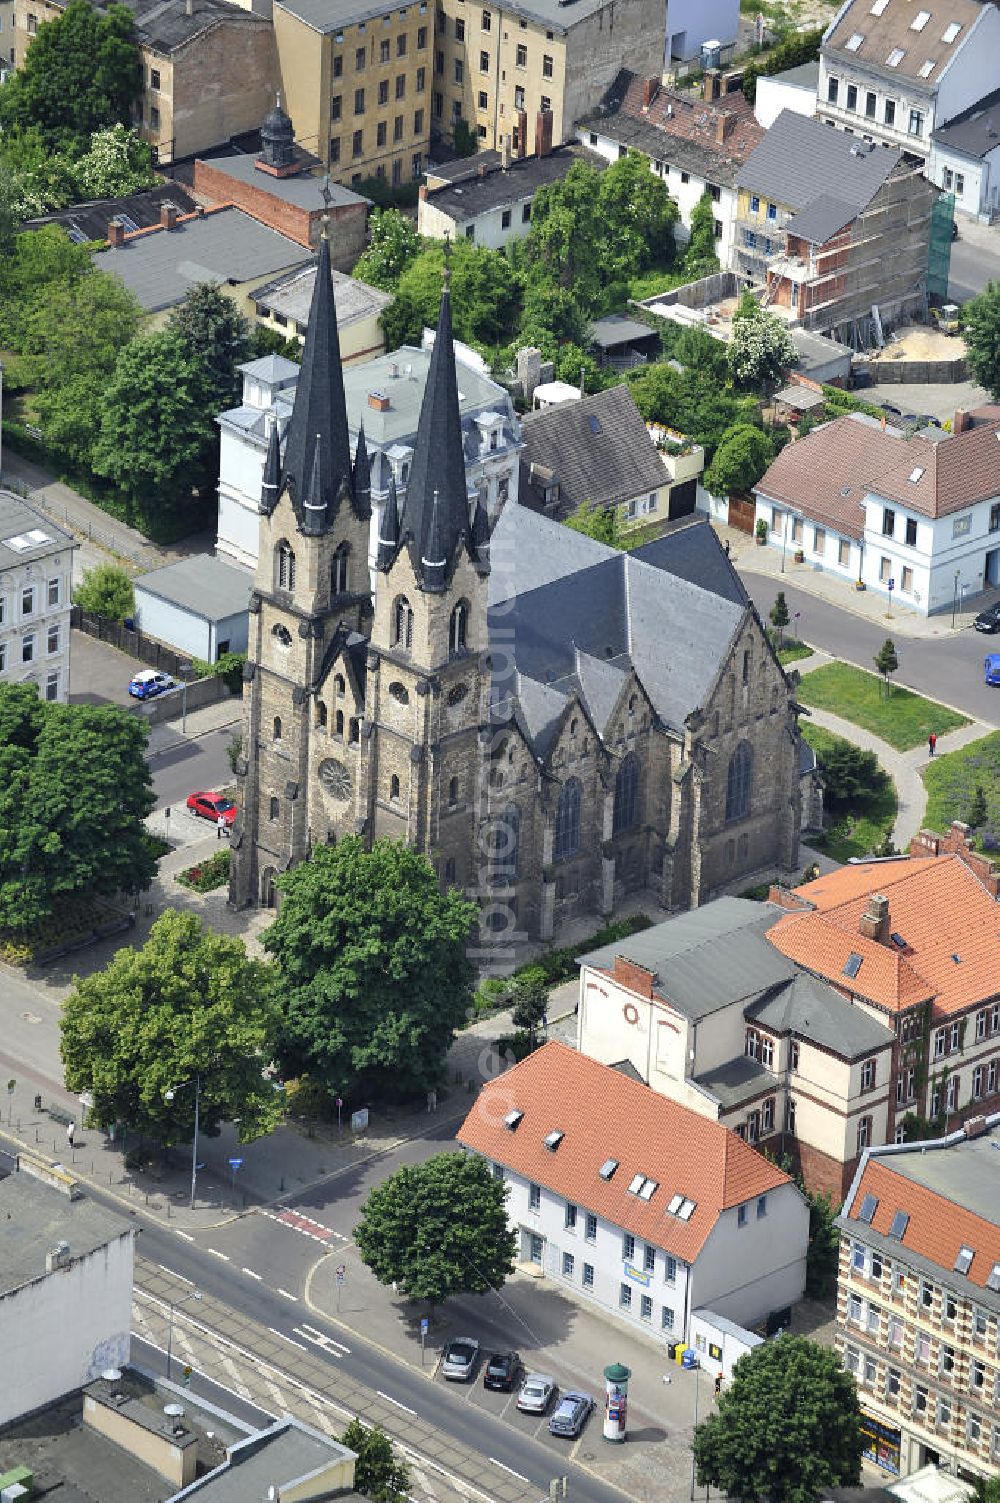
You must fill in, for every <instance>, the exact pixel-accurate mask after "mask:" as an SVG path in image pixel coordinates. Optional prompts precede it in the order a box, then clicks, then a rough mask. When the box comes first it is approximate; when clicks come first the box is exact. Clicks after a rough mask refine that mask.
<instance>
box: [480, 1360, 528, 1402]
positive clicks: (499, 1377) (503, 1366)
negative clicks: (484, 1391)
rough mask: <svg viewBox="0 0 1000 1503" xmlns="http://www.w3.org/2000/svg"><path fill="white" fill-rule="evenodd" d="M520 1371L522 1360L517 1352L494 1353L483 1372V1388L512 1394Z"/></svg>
mask: <svg viewBox="0 0 1000 1503" xmlns="http://www.w3.org/2000/svg"><path fill="white" fill-rule="evenodd" d="M520 1371H521V1359H520V1357H519V1356H518V1354H517V1352H494V1353H493V1355H492V1356H491V1357H490V1359H489V1361H488V1362H487V1364H486V1367H485V1369H484V1371H483V1387H484V1388H495V1389H496V1390H497V1391H498V1392H499V1393H512V1392H513V1389H514V1384H515V1383H516V1382H517V1375H518V1373H519V1372H520Z"/></svg>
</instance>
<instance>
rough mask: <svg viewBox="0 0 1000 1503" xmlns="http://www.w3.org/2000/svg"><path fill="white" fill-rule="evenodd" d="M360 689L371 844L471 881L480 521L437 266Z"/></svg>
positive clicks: (483, 684) (484, 641) (484, 668)
mask: <svg viewBox="0 0 1000 1503" xmlns="http://www.w3.org/2000/svg"><path fill="white" fill-rule="evenodd" d="M379 532H380V535H379V540H378V550H377V557H376V590H375V616H374V622H373V625H372V630H371V640H370V648H369V653H368V665H367V685H366V701H367V704H366V727H365V730H366V740H367V748H366V756H365V775H366V779H367V804H368V810H369V829H370V832H371V834H372V835H374V836H382V835H386V836H390V837H393V838H396V839H402V840H406V841H408V843H409V844H411V845H413V846H415V847H416V848H417V849H418V850H422V851H424V852H425V853H426V854H427V855H428V856H430V857H431V859H432V860H434V861H435V863H436V864H437V866H438V869H439V872H440V875H441V877H442V879H444V880H446V881H448V882H449V883H453V884H454V883H457V884H458V885H465V884H467V883H469V882H471V881H473V880H474V877H475V873H474V872H473V871H472V870H471V868H472V866H473V865H474V861H475V855H474V851H475V825H476V811H477V808H478V805H479V803H480V802H481V790H480V787H479V781H480V767H481V765H482V755H481V751H480V746H479V731H480V726H483V725H485V723H486V719H487V713H486V706H487V698H488V689H489V677H490V675H489V656H488V637H487V603H488V602H487V592H488V584H489V526H488V523H487V520H486V513H485V509H484V507H483V505H482V502H481V500H479V499H478V498H477V497H476V496H475V495H470V493H469V490H468V485H467V480H466V461H465V436H464V434H463V431H462V420H461V414H460V410H459V401H458V383H457V376H456V370H455V349H454V343H453V338H452V326H451V295H450V291H449V287H448V270H447V265H446V270H445V285H444V290H443V293H442V297H441V309H440V315H439V317H438V325H437V334H436V337H435V340H434V348H433V351H432V353H431V360H430V366H429V369H428V373H427V385H426V387H425V390H424V396H423V403H422V406H421V410H420V420H419V424H418V428H417V436H416V441H415V445H414V450H413V461H412V464H411V467H410V478H409V484H408V486H407V491H406V501H405V505H404V506H403V507H402V508H400V506H399V504H398V501H397V497H396V493H395V490H394V489H391V490H390V493H389V497H388V500H387V502H386V505H385V509H384V513H383V516H382V522H381V527H380V530H379Z"/></svg>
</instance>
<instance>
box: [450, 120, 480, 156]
mask: <svg viewBox="0 0 1000 1503" xmlns="http://www.w3.org/2000/svg"><path fill="white" fill-rule="evenodd" d="M451 144H452V150H453V151H454V153H455V155H456V157H471V156H473V155H474V154H475V152H476V151H478V149H479V145H478V142H477V141H476V137H475V135H474V134H473V131H472V128H471V126H470V125H469V122H468V120H465V119H461V118H460V119H458V120H456V121H455V129H454V131H453V132H452V141H451Z"/></svg>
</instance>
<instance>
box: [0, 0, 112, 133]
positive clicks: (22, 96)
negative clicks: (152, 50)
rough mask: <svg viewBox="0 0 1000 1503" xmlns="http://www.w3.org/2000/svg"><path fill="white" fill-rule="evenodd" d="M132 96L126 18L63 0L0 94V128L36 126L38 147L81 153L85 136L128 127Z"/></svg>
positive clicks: (77, 0) (78, 1)
mask: <svg viewBox="0 0 1000 1503" xmlns="http://www.w3.org/2000/svg"><path fill="white" fill-rule="evenodd" d="M138 92H139V49H138V47H137V45H136V42H135V35H134V25H133V19H132V14H131V12H130V11H129V10H128V9H127V7H126V6H124V5H117V4H111V5H109V6H108V8H107V10H106V11H99V10H97V9H95V8H94V7H93V6H92V5H89V4H88V3H87V0H69V4H68V5H67V6H66V9H65V10H64V11H62V13H61V14H60V15H58V16H56V17H55V18H54V19H53V20H51V21H44V22H43V23H42V25H41V26H39V28H38V33H37V35H36V36H35V38H34V40H33V41H32V43H31V46H30V47H29V49H28V54H27V57H26V58H25V60H24V65H23V67H21V68H19V69H18V71H17V72H16V73H15V74H14V75H13V77H12V78H10V79H9V80H8V81H7V83H5V84H4V85H3V87H2V89H0V127H2V128H3V130H5V131H7V130H16V129H19V128H26V127H30V126H36V127H37V128H38V130H39V131H40V132H41V134H42V137H43V139H44V141H45V144H46V146H48V147H49V148H51V149H55V150H58V149H60V148H62V147H71V148H75V149H76V150H77V151H80V150H86V145H87V142H88V141H89V138H90V136H91V134H92V132H93V131H95V130H100V129H102V128H103V127H104V126H107V125H114V124H116V123H117V122H121V123H122V124H128V121H129V114H130V109H131V105H132V101H133V99H135V97H136V95H137V94H138Z"/></svg>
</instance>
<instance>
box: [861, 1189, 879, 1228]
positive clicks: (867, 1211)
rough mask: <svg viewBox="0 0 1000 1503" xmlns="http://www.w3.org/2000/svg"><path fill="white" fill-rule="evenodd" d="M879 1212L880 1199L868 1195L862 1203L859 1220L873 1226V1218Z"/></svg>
mask: <svg viewBox="0 0 1000 1503" xmlns="http://www.w3.org/2000/svg"><path fill="white" fill-rule="evenodd" d="M877 1210H878V1197H877V1196H875V1195H866V1196H865V1198H864V1200H863V1201H862V1202H861V1210H860V1211H859V1212H858V1220H859V1221H867V1222H868V1225H869V1226H871V1222H872V1217H873V1216H874V1215H875V1212H876V1211H877Z"/></svg>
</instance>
